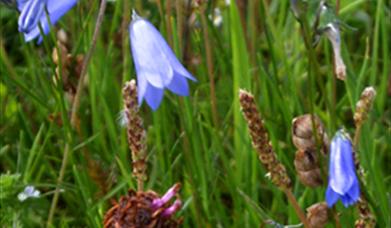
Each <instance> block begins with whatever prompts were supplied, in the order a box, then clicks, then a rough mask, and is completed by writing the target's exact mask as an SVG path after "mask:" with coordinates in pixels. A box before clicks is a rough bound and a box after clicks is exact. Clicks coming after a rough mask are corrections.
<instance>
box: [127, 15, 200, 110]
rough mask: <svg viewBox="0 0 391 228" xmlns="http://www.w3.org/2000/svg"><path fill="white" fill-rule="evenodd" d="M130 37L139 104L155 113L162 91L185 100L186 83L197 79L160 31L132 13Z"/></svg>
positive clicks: (187, 88)
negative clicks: (188, 80) (144, 105)
mask: <svg viewBox="0 0 391 228" xmlns="http://www.w3.org/2000/svg"><path fill="white" fill-rule="evenodd" d="M129 33H130V43H131V51H132V55H133V62H134V65H135V68H136V74H137V86H138V94H137V95H138V103H139V104H140V105H141V104H142V102H143V100H144V99H145V100H146V102H147V104H148V105H149V106H150V107H151V108H152V110H156V109H157V108H158V107H159V105H160V102H161V101H162V98H163V93H164V89H165V88H167V89H169V90H170V91H172V92H173V93H175V94H178V95H181V96H188V95H189V86H188V84H187V79H190V80H193V81H196V79H195V78H194V77H193V76H192V75H191V74H190V73H189V72H188V71H187V70H186V69H185V68H184V67H183V65H182V64H181V63H180V62H179V60H178V59H177V58H176V56H175V54H174V52H173V51H172V50H171V48H170V47H169V46H168V44H167V42H166V41H165V40H164V38H163V37H162V35H161V34H160V33H159V31H158V30H157V29H156V28H155V27H154V26H153V25H152V24H151V23H150V22H149V21H147V20H145V19H143V18H141V17H139V16H138V15H137V14H136V13H135V12H133V19H132V22H131V23H130V25H129Z"/></svg>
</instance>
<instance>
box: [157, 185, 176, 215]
mask: <svg viewBox="0 0 391 228" xmlns="http://www.w3.org/2000/svg"><path fill="white" fill-rule="evenodd" d="M180 188H181V185H180V184H175V185H174V186H172V187H171V188H170V189H168V191H167V192H166V194H164V195H163V196H162V197H161V198H157V199H154V200H153V202H152V205H151V207H152V209H153V210H157V209H158V208H161V207H162V206H164V205H165V204H166V203H168V202H169V201H170V200H171V199H172V198H173V197H174V196H175V195H176V194H177V193H178V191H179V189H180Z"/></svg>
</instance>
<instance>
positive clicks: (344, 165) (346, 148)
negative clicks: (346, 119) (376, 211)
mask: <svg viewBox="0 0 391 228" xmlns="http://www.w3.org/2000/svg"><path fill="white" fill-rule="evenodd" d="M359 197H360V184H359V182H358V179H357V176H356V172H355V166H354V161H353V148H352V143H351V141H350V139H349V137H348V135H347V134H346V133H345V132H344V131H343V130H339V131H338V132H337V133H336V134H335V136H334V138H333V140H332V142H331V145H330V161H329V184H328V186H327V190H326V202H327V205H328V206H329V207H331V206H333V205H334V204H335V203H336V202H337V201H338V200H339V199H341V201H342V203H343V205H344V206H345V207H348V206H350V205H353V204H354V203H355V202H357V200H358V199H359Z"/></svg>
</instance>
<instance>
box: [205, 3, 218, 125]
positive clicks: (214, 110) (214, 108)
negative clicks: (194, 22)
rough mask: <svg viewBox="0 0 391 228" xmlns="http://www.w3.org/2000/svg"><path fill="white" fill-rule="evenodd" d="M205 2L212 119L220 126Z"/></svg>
mask: <svg viewBox="0 0 391 228" xmlns="http://www.w3.org/2000/svg"><path fill="white" fill-rule="evenodd" d="M205 7H206V5H205V3H204V4H203V5H202V6H201V7H200V17H201V24H202V31H203V35H204V45H205V52H206V64H207V69H208V76H209V90H210V97H211V99H210V103H211V106H212V119H213V123H214V125H215V127H216V128H217V127H218V119H219V117H218V113H217V102H216V92H215V91H216V90H215V79H214V75H213V74H214V67H213V55H212V48H211V46H210V45H211V40H210V39H209V32H208V23H207V20H206V16H205Z"/></svg>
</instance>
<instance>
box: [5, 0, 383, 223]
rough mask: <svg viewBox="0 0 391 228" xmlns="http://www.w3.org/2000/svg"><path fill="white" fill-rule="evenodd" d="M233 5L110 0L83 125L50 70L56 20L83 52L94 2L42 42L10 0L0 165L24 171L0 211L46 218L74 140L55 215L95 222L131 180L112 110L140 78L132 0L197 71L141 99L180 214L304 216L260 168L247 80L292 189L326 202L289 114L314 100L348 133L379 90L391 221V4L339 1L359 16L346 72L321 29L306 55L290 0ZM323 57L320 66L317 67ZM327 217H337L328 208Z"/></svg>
mask: <svg viewBox="0 0 391 228" xmlns="http://www.w3.org/2000/svg"><path fill="white" fill-rule="evenodd" d="M170 3H171V5H172V8H170V6H167V4H170ZM237 3H238V4H236V3H235V1H231V4H230V5H229V6H226V5H225V4H224V1H210V2H208V3H207V4H206V8H205V9H204V10H199V9H197V8H192V7H187V6H186V5H185V4H184V3H183V2H182V1H178V2H177V1H169V0H166V1H161V0H158V1H110V2H109V3H108V5H107V9H106V12H105V16H104V20H103V24H102V28H101V32H100V35H99V36H98V40H97V43H96V48H95V51H94V52H93V55H92V58H91V61H90V63H89V65H88V68H87V78H86V81H85V87H84V88H83V90H82V95H81V99H80V108H79V110H78V113H77V114H78V115H77V118H78V119H77V124H76V125H75V127H72V126H71V123H70V110H71V105H72V103H71V100H70V99H69V95H68V94H67V92H66V91H64V89H63V85H62V83H61V80H58V81H55V80H54V76H53V75H54V74H55V64H54V63H53V60H52V50H53V48H54V47H55V46H56V32H55V31H57V30H58V29H60V28H62V29H64V30H65V31H66V33H67V34H68V37H69V42H68V47H69V50H70V53H71V54H72V55H73V56H76V55H78V54H84V55H85V54H86V53H87V51H88V50H89V48H90V45H91V43H90V42H91V40H92V34H93V32H94V29H95V22H96V16H97V14H98V8H99V1H80V2H79V3H78V4H77V6H76V7H75V8H74V9H72V10H71V11H70V12H69V13H67V14H66V15H65V16H64V18H63V19H61V21H60V23H59V24H58V25H56V26H55V29H52V32H51V34H50V35H49V36H46V37H45V39H44V42H43V44H41V45H37V44H35V43H34V42H30V43H25V42H24V41H23V36H22V34H20V33H18V31H17V12H16V11H14V10H12V9H9V8H6V7H4V6H1V8H0V20H1V26H0V34H1V36H0V41H1V42H0V54H1V58H0V59H1V61H0V75H1V81H0V88H1V90H0V97H1V120H0V125H1V126H0V134H1V137H0V143H1V146H0V170H1V172H2V174H4V176H2V178H3V177H4V178H6V176H5V174H9V175H11V174H18V175H20V176H17V175H14V176H7V178H8V179H7V182H6V181H5V180H6V179H4V181H3V179H2V181H1V183H2V185H1V186H0V187H1V189H0V194H1V197H0V200H1V209H0V211H1V216H2V219H1V222H0V223H1V224H5V227H8V226H11V225H12V224H14V225H18V226H27V227H39V226H43V225H44V224H45V223H46V221H47V219H48V213H49V210H50V205H51V201H52V197H53V191H54V190H55V188H56V184H57V178H58V175H59V170H60V167H61V163H62V159H63V155H64V148H65V145H66V144H69V146H70V148H71V149H70V156H69V162H68V165H67V167H66V169H65V173H64V174H65V175H64V180H63V182H62V183H61V186H60V188H61V189H62V191H61V193H60V197H59V202H58V205H57V209H56V210H55V214H54V221H53V225H54V226H55V227H100V226H101V225H102V219H103V216H104V213H105V211H106V210H107V209H108V208H109V206H110V200H111V199H118V198H119V196H120V195H123V194H125V193H126V192H127V190H128V189H129V188H133V189H134V188H135V185H136V180H135V179H134V178H133V177H132V175H131V161H130V151H129V149H128V146H127V141H126V134H125V130H124V129H123V128H121V126H120V125H119V124H118V121H117V119H118V115H119V112H120V111H121V109H122V96H121V88H122V86H123V84H124V82H125V81H128V80H129V79H131V78H135V70H134V68H133V63H132V59H131V54H130V48H129V38H128V31H127V26H128V24H129V22H130V14H131V9H132V8H135V9H136V10H137V11H138V12H139V14H140V15H141V16H143V17H145V18H148V20H150V21H151V22H152V23H153V24H154V25H156V26H157V27H158V28H159V30H160V31H161V33H162V34H163V35H164V36H165V37H166V38H167V40H168V41H169V42H170V45H171V46H172V47H173V49H174V50H175V53H176V54H177V56H179V57H180V58H181V61H182V62H183V63H184V64H185V66H186V67H187V68H188V69H189V71H191V72H192V74H193V75H194V76H195V77H196V78H197V79H198V82H197V83H191V95H190V96H189V97H183V98H182V97H181V98H180V97H177V96H175V95H173V94H172V93H170V92H166V93H165V97H164V100H163V102H162V105H161V106H160V107H159V109H158V110H157V111H156V112H152V111H151V110H150V109H149V108H148V107H147V106H146V105H145V104H143V106H142V107H141V115H142V117H143V118H144V125H145V127H146V130H147V134H148V136H147V139H148V160H149V162H148V176H149V178H148V180H147V183H146V188H147V189H153V190H155V191H157V192H159V193H163V192H164V191H165V190H166V189H168V188H169V187H170V186H171V185H172V184H174V183H176V182H181V183H182V184H183V188H182V191H181V197H182V200H183V202H184V206H183V208H182V209H181V211H180V213H179V216H182V217H183V218H184V227H259V224H265V222H266V221H267V220H274V221H276V222H278V223H280V224H298V223H300V221H299V219H298V217H297V215H296V213H295V211H294V209H293V208H292V206H291V205H289V204H288V202H287V200H286V198H285V196H284V195H283V193H282V192H280V191H279V190H278V189H277V188H276V187H275V186H273V184H271V182H270V180H269V179H267V178H265V175H266V170H265V169H264V168H263V167H262V166H261V164H260V163H259V161H258V159H257V157H256V153H255V152H254V150H253V149H252V146H251V142H250V137H249V135H248V132H247V126H246V123H245V122H244V118H243V116H242V114H241V112H240V106H239V100H238V92H239V88H243V89H246V90H248V91H251V92H252V93H253V94H254V95H255V99H256V101H257V102H258V104H259V110H260V112H261V113H262V116H263V118H264V121H265V125H266V127H267V129H268V131H269V135H270V138H271V141H272V145H273V147H274V149H275V151H276V153H277V155H278V157H279V159H280V160H281V161H282V163H284V164H285V166H286V167H287V170H288V174H289V176H290V177H291V179H292V180H293V185H294V188H293V190H294V191H293V193H294V195H295V196H296V198H297V199H298V201H299V204H300V206H301V207H302V208H303V209H305V208H307V207H308V206H310V205H312V204H313V203H315V202H319V201H324V192H325V188H324V187H319V188H316V189H309V188H306V187H305V186H303V185H302V184H301V183H300V182H299V181H298V179H297V177H296V172H295V170H294V166H293V160H294V153H295V148H294V146H293V144H292V141H291V136H292V135H291V121H292V119H293V118H294V117H295V116H298V115H302V114H305V113H310V112H313V113H316V114H317V115H318V116H319V117H320V118H321V119H322V120H323V122H324V123H325V125H326V129H327V132H328V134H329V136H332V135H333V134H334V133H335V131H336V130H337V129H338V128H340V127H341V126H344V127H345V128H346V129H347V130H348V132H350V133H351V134H353V133H354V122H353V113H354V111H355V110H354V109H355V104H356V102H357V101H358V99H359V97H360V94H361V92H362V90H363V89H364V87H366V86H369V85H371V86H374V87H375V89H376V90H377V96H376V99H375V105H374V107H373V111H372V112H371V113H370V116H369V119H368V121H367V122H366V123H365V124H364V126H363V128H362V131H361V138H360V142H359V147H358V152H359V155H360V159H361V165H362V166H363V168H364V170H365V174H366V175H365V181H366V185H365V189H366V190H367V191H368V193H369V194H370V196H371V197H372V198H373V199H374V204H375V205H372V206H373V209H374V212H375V214H376V216H377V220H378V226H379V227H391V220H390V214H391V206H390V202H391V199H390V190H391V188H390V186H391V183H390V180H391V179H390V175H391V170H390V168H389V164H390V161H391V155H390V153H389V152H390V151H391V144H390V142H391V134H390V133H391V132H390V129H391V118H390V116H391V114H390V113H391V109H390V107H391V106H390V105H391V99H390V96H391V94H390V89H391V87H390V86H391V85H390V84H389V81H390V80H391V79H390V73H391V68H390V49H391V47H390V46H391V44H390V42H389V40H390V39H391V36H390V34H391V20H390V17H391V15H390V14H391V8H390V3H389V2H387V1H384V0H378V1H362V0H356V1H347V0H342V1H340V11H339V18H340V20H341V21H342V22H343V23H346V24H347V25H349V26H350V27H352V28H354V29H351V28H346V29H343V31H342V42H343V43H342V51H343V52H342V55H343V58H344V60H345V63H346V66H347V80H346V81H345V82H342V81H339V80H338V81H336V80H335V79H334V75H333V63H332V56H333V54H332V49H331V45H329V43H328V41H327V40H326V39H325V38H324V37H323V38H322V39H321V40H320V43H319V44H318V45H317V46H316V47H315V48H314V49H313V54H311V55H308V53H307V48H306V45H305V42H304V38H303V36H302V33H301V28H300V24H299V23H298V21H297V20H296V19H295V17H294V15H293V14H292V12H291V10H290V3H289V1H265V0H263V1H257V0H247V1H241V0H240V1H237ZM215 7H219V8H220V10H221V16H222V21H223V22H222V24H221V25H220V26H215V25H214V24H213V17H214V16H216V15H214V8H215ZM168 9H169V10H168ZM200 13H202V14H204V15H200ZM203 20H204V21H203ZM205 33H207V36H205ZM205 39H207V40H205ZM206 43H208V44H209V45H206ZM308 56H310V57H311V58H315V59H310V58H308ZM208 61H209V62H208ZM314 64H318V71H314V70H312V69H309V67H315V65H314ZM210 67H213V71H210V69H209V71H208V68H210ZM211 80H214V81H213V85H212V84H211ZM74 83H77V80H76V81H75V82H74ZM212 89H213V90H214V92H212ZM213 106H215V107H213ZM6 183H8V184H6ZM27 185H33V186H35V187H36V188H37V189H39V190H40V191H41V194H42V195H41V197H40V198H37V199H28V200H27V201H24V202H19V201H18V199H17V197H16V196H17V194H18V193H19V192H21V191H22V190H23V188H24V187H25V186H27ZM7 186H8V187H7ZM9 186H11V187H9ZM337 211H339V212H340V213H341V216H340V217H341V225H342V227H352V226H353V224H354V221H355V219H356V218H357V210H356V208H355V207H349V208H344V207H343V206H342V204H340V203H338V204H337ZM328 227H334V224H333V221H332V220H331V219H330V223H329V224H328Z"/></svg>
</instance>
